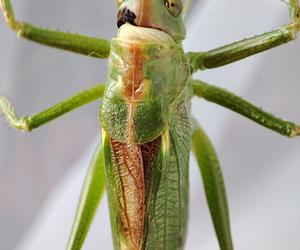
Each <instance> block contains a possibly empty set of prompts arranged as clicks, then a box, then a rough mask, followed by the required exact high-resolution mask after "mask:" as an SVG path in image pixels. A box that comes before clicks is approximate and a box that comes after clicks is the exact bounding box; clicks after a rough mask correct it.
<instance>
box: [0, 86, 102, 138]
mask: <svg viewBox="0 0 300 250" xmlns="http://www.w3.org/2000/svg"><path fill="white" fill-rule="evenodd" d="M104 89H105V85H104V84H100V85H97V86H95V87H92V88H90V89H87V90H84V91H82V92H80V93H78V94H76V95H74V96H71V97H69V98H67V99H65V100H64V101H62V102H60V103H58V104H56V105H54V106H52V107H50V108H48V109H46V110H44V111H42V112H40V113H37V114H35V115H32V116H28V117H21V118H19V117H18V115H17V114H16V112H15V110H14V108H13V106H12V105H11V104H10V102H9V101H8V100H7V99H6V98H5V97H4V96H0V113H1V112H2V113H3V114H4V116H5V118H6V120H7V121H8V123H9V125H10V126H12V127H13V128H15V129H18V130H22V131H25V132H30V131H31V130H33V129H35V128H37V127H39V126H41V125H43V124H45V123H47V122H49V121H51V120H54V119H55V118H57V117H59V116H61V115H63V114H65V113H67V112H69V111H71V110H73V109H76V108H78V107H80V106H83V105H85V104H87V103H89V102H92V101H94V100H96V99H99V98H101V97H102V96H103V93H104Z"/></svg>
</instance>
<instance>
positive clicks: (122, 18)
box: [117, 8, 136, 28]
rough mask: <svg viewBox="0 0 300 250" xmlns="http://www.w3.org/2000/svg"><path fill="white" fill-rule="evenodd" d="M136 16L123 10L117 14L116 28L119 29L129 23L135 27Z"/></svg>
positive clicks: (127, 10)
mask: <svg viewBox="0 0 300 250" xmlns="http://www.w3.org/2000/svg"><path fill="white" fill-rule="evenodd" d="M135 18H136V15H135V14H134V13H133V12H132V11H130V10H129V9H127V8H124V9H122V10H120V11H119V12H118V21H117V26H118V28H120V27H121V26H122V25H123V24H125V23H130V24H133V25H135V23H134V20H135Z"/></svg>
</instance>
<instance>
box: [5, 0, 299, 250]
mask: <svg viewBox="0 0 300 250" xmlns="http://www.w3.org/2000/svg"><path fill="white" fill-rule="evenodd" d="M116 4H117V8H118V14H117V21H116V22H117V25H118V27H119V30H118V34H117V36H116V38H114V39H112V41H108V40H105V39H100V38H92V37H86V36H83V35H78V34H72V33H63V32H57V31H52V30H49V29H43V28H37V27H35V26H33V25H31V24H28V23H24V22H20V21H18V20H16V18H15V16H14V13H13V8H12V5H11V3H10V1H9V0H1V9H2V12H3V14H4V17H5V19H6V22H7V23H8V25H9V26H10V27H11V28H12V29H13V30H14V31H15V32H17V33H18V35H19V36H20V37H24V38H27V39H29V40H32V41H35V42H38V43H41V44H45V45H48V46H52V47H56V48H60V49H65V50H69V51H73V52H76V53H80V54H84V55H89V56H93V57H97V58H109V72H108V81H107V83H106V84H101V85H98V86H95V87H93V88H90V89H88V90H85V91H83V92H81V93H78V94H76V95H74V96H72V97H70V98H68V99H66V100H64V101H62V102H60V103H58V104H56V105H54V106H53V107H50V108H49V109H47V110H45V111H42V112H40V113H38V114H36V115H33V116H29V117H21V118H19V117H18V116H17V114H16V112H15V111H14V108H13V107H12V105H11V104H10V103H9V102H8V100H7V99H6V98H5V97H0V109H1V111H2V112H3V113H4V115H5V117H6V118H7V121H8V122H9V124H10V125H11V126H12V127H14V128H16V129H19V130H22V131H26V132H30V131H32V130H33V129H35V128H38V127H39V126H41V125H43V124H45V123H47V122H49V121H51V120H54V119H55V118H57V117H59V116H61V115H63V114H65V113H67V112H69V111H71V110H74V109H75V108H78V107H80V106H82V105H85V104H87V103H90V102H92V101H94V100H97V99H100V98H102V99H103V104H102V106H101V109H100V121H101V124H102V143H101V145H99V146H98V147H97V149H96V151H95V154H94V157H93V159H92V162H91V164H90V168H89V171H88V174H87V177H86V180H85V184H84V187H83V191H82V194H81V198H80V202H79V205H78V209H77V214H76V218H75V222H74V226H73V229H72V232H71V236H70V240H69V243H68V246H67V249H80V248H81V246H82V244H83V242H84V239H85V237H86V234H87V232H88V229H89V227H90V224H91V222H92V220H93V217H94V215H95V211H96V209H97V206H98V204H99V202H100V200H101V197H102V195H103V193H104V190H105V187H106V190H107V194H108V198H109V207H110V218H111V225H112V234H113V240H114V242H113V243H114V248H115V249H122V250H123V249H134V250H135V249H137V250H139V249H183V247H184V242H185V236H186V226H187V216H188V165H189V154H190V151H191V150H192V151H193V152H194V154H195V156H196V159H197V162H198V164H199V167H200V170H201V174H202V177H203V182H204V186H205V191H206V196H207V200H208V204H209V207H210V211H211V215H212V219H213V222H214V226H215V230H216V234H217V237H218V240H219V244H220V248H221V249H233V243H232V239H231V232H230V231H231V230H230V223H229V211H228V204H227V198H226V192H225V187H224V181H223V177H222V173H221V169H220V166H219V162H218V159H217V156H216V153H215V150H214V148H213V146H212V144H211V142H210V140H209V138H208V137H207V135H206V134H205V132H204V131H203V130H202V128H201V127H200V126H199V125H198V123H197V122H196V121H195V119H193V118H192V116H191V114H190V100H191V98H192V97H194V96H196V97H200V98H204V99H206V100H208V101H210V102H214V103H217V104H219V105H222V106H224V107H226V108H229V109H231V110H233V111H235V112H237V113H240V114H242V115H244V116H246V117H248V118H249V119H251V120H253V121H255V122H257V123H258V124H261V125H262V126H265V127H267V128H269V129H272V130H274V131H276V132H278V133H280V134H283V135H285V136H288V137H294V136H297V135H299V134H300V127H299V126H297V125H296V124H294V123H292V122H288V121H284V120H282V119H280V118H277V117H275V116H273V115H271V114H269V113H266V112H265V111H263V110H261V109H260V108H257V107H256V106H254V105H252V104H250V103H249V102H247V101H246V100H244V99H242V98H241V97H238V96H236V95H235V94H233V93H231V92H229V91H227V90H224V89H222V88H218V87H215V86H213V85H210V84H208V83H206V82H203V81H201V80H195V79H193V78H192V75H193V73H194V72H196V71H198V70H205V69H211V68H216V67H220V66H223V65H226V64H229V63H232V62H234V61H237V60H240V59H243V58H245V57H248V56H251V55H254V54H257V53H260V52H262V51H265V50H267V49H271V48H273V47H276V46H279V45H281V44H285V43H287V42H289V41H292V40H294V39H295V38H296V34H297V32H298V31H299V30H300V20H299V5H298V2H297V1H295V0H291V1H290V3H289V8H290V16H291V19H292V20H291V22H290V23H289V24H287V25H284V26H282V27H280V28H278V29H277V30H274V31H271V32H267V33H264V34H262V35H258V36H255V37H252V38H249V39H245V40H242V41H239V42H235V43H233V44H229V45H226V46H223V47H220V48H217V49H213V50H210V51H206V52H189V53H185V52H184V50H183V47H182V45H181V42H182V41H183V40H184V38H185V25H184V21H183V5H182V2H181V1H180V0H165V1H164V0H139V1H137V0H124V1H121V0H120V1H117V2H116ZM166 69H167V70H166Z"/></svg>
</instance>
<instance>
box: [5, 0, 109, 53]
mask: <svg viewBox="0 0 300 250" xmlns="http://www.w3.org/2000/svg"><path fill="white" fill-rule="evenodd" d="M0 10H1V11H2V13H3V15H4V17H5V21H6V23H7V24H8V26H9V27H10V28H11V29H12V30H13V31H15V32H16V33H17V35H18V36H19V37H23V38H26V39H28V40H31V41H34V42H37V43H40V44H43V45H47V46H51V47H55V48H59V49H64V50H68V51H72V52H75V53H79V54H83V55H87V56H93V57H97V58H107V57H108V55H109V51H110V42H109V41H108V40H105V39H101V38H94V37H88V36H84V35H79V34H73V33H66V32H60V31H55V30H49V29H44V28H39V27H36V26H33V25H31V24H29V23H25V22H20V21H18V20H17V19H16V18H15V15H14V11H13V7H12V5H11V2H10V1H9V0H0Z"/></svg>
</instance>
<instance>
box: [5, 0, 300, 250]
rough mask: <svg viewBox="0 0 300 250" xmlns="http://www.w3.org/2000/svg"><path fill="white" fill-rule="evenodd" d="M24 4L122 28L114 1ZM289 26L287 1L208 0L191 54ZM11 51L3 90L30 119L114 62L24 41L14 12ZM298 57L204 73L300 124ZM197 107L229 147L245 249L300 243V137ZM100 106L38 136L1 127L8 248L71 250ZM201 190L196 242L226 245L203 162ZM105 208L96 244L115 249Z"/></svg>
mask: <svg viewBox="0 0 300 250" xmlns="http://www.w3.org/2000/svg"><path fill="white" fill-rule="evenodd" d="M13 4H14V6H15V9H16V10H15V11H16V13H15V14H16V16H17V17H18V18H19V19H21V20H26V21H27V22H31V23H34V24H37V25H41V26H44V27H53V28H59V29H60V30H68V31H73V32H78V33H84V34H87V35H92V36H98V37H104V38H111V37H113V36H114V35H115V32H116V25H115V9H114V4H113V1H112V0H101V1H93V0H89V1H86V2H84V3H83V2H82V1H77V0H72V1H71V0H63V1H58V0H53V1H51V2H50V1H46V0H26V1H18V0H15V1H13ZM287 22H288V12H287V7H286V6H285V4H284V3H282V2H281V1H279V0H264V1H261V0H252V1H245V0H243V1H240V0H227V1H222V2H221V3H220V1H213V0H210V1H208V0H207V1H204V0H203V1H198V3H197V5H196V6H195V7H194V8H193V12H192V13H191V16H190V18H189V20H188V34H187V40H186V42H185V44H184V46H185V48H186V50H187V51H189V50H194V51H199V50H207V49H211V48H214V47H217V46H220V45H223V44H225V43H229V42H232V41H234V40H239V39H241V38H244V37H247V36H248V37H249V36H252V35H254V34H259V33H261V32H264V31H268V30H270V29H273V28H276V27H278V26H280V25H282V24H284V23H287ZM0 55H1V56H0V93H4V94H5V95H7V96H8V97H9V99H10V100H11V101H12V102H13V104H14V105H15V106H16V109H17V112H18V113H19V114H20V115H27V114H33V113H35V112H38V111H40V110H43V109H45V108H46V107H48V106H50V105H52V104H54V103H56V102H58V101H60V100H62V99H63V98H66V97H68V96H70V95H72V94H74V93H76V92H78V91H80V90H82V89H84V88H88V87H90V86H92V85H94V84H96V83H98V82H103V81H105V79H106V61H100V60H96V59H93V58H88V57H84V56H80V55H76V54H72V53H68V52H62V51H60V50H55V49H48V48H45V47H42V46H39V45H36V44H34V43H30V42H28V41H24V40H19V39H17V38H16V35H15V34H14V33H13V32H12V31H11V30H10V29H8V28H7V27H6V25H5V23H4V20H3V19H2V20H1V21H0ZM299 55H300V41H296V42H294V43H292V44H289V45H287V46H283V47H281V48H277V49H274V50H272V51H269V52H266V53H264V54H262V55H258V56H254V57H251V58H249V59H246V60H243V61H241V62H238V63H235V64H232V65H228V66H226V67H223V68H220V69H215V70H211V71H207V72H201V73H200V74H197V77H198V78H200V77H201V78H202V79H204V80H207V81H209V82H212V83H215V84H216V85H219V86H222V87H226V88H227V89H230V90H233V91H234V92H236V93H238V94H239V95H243V96H244V97H245V98H247V99H248V100H250V101H251V102H253V103H255V104H257V105H258V106H262V107H264V108H265V109H266V110H268V111H271V112H273V113H275V114H277V115H279V116H281V117H283V118H286V119H290V120H293V121H296V122H298V123H300V112H299V108H298V107H300V98H299V97H298V94H299V93H300V81H299V74H298V72H299V67H300V59H299V58H300V57H299ZM193 104H194V106H193V113H194V115H195V116H196V117H197V119H198V120H199V121H200V122H201V124H202V125H203V127H204V128H205V129H206V131H207V132H208V134H209V135H210V136H211V138H212V140H213V142H214V144H215V146H216V149H217V151H218V153H219V158H220V161H221V164H222V167H223V171H224V176H225V180H226V185H227V190H228V197H229V204H230V212H231V220H232V231H233V237H234V241H235V246H236V249H238V250H240V249H241V250H246V249H249V250H253V249H256V250H269V249H270V250H271V249H272V250H282V249H285V250H298V249H299V245H300V239H299V237H298V235H299V231H300V214H299V212H298V211H300V194H299V192H298V190H299V188H300V183H299V179H300V154H299V151H300V139H294V140H289V139H287V138H284V137H282V136H280V135H278V134H276V133H274V132H272V131H268V130H266V129H264V128H261V127H260V126H258V125H256V124H254V123H253V122H250V121H248V120H247V119H245V118H242V117H240V116H239V115H236V114H233V113H232V112H230V111H227V110H225V109H224V108H222V107H218V106H216V105H214V104H210V103H207V102H205V101H203V100H196V101H194V103H193ZM99 105H100V103H99V102H96V103H94V104H90V105H88V106H86V107H83V108H81V109H79V110H77V111H74V112H72V113H70V114H68V115H66V116H65V117H63V118H61V119H58V120H56V121H55V122H52V123H50V124H48V125H46V126H44V127H42V128H39V129H38V130H35V131H33V133H31V134H20V133H19V132H16V131H15V130H13V129H10V128H8V126H7V125H6V124H5V123H4V122H1V123H0V249H4V250H10V249H15V248H16V247H17V246H18V248H17V249H20V250H40V249H43V250H45V249H49V250H50V249H58V250H60V249H64V246H65V242H66V240H67V235H68V233H69V230H70V226H71V221H72V218H73V213H74V208H75V204H76V202H77V198H78V193H79V190H80V186H81V181H82V178H83V176H84V172H85V169H86V167H87V165H88V160H89V158H90V154H91V152H92V150H93V146H94V144H95V141H96V140H97V139H95V138H97V137H99V134H100V126H99V123H98V109H99ZM84 152H86V153H85V154H84V155H83V156H81V155H82V154H83V153H84ZM78 160H79V161H78ZM191 190H192V192H191V211H190V214H191V215H190V225H189V232H188V233H189V234H188V240H187V246H186V249H189V250H190V249H191V250H193V249H195V250H196V249H204V250H207V249H211V250H215V249H218V247H217V243H216V240H215V236H214V232H213V227H212V225H211V221H210V218H209V214H208V209H207V205H206V202H205V197H204V193H203V188H202V183H201V180H200V177H199V173H198V171H197V168H196V165H195V162H194V160H193V158H192V160H191ZM106 210H107V206H106V204H105V202H104V203H103V204H102V205H101V207H100V209H99V215H98V217H97V218H96V223H94V225H93V228H92V231H91V233H90V234H89V237H88V239H87V243H86V245H85V249H89V250H91V249H112V247H111V241H110V232H109V225H108V224H109V223H108V216H107V211H106ZM99 242H100V247H99Z"/></svg>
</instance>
